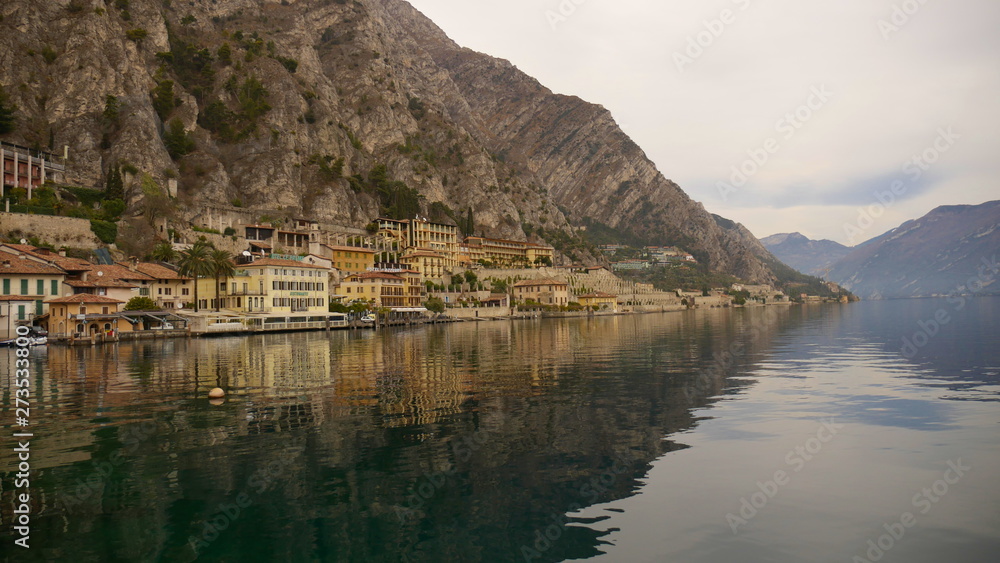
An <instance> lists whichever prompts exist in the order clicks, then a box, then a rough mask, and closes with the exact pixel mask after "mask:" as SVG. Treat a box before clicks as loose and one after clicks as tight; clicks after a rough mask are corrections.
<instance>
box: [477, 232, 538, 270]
mask: <svg viewBox="0 0 1000 563" xmlns="http://www.w3.org/2000/svg"><path fill="white" fill-rule="evenodd" d="M462 249H463V254H464V255H465V256H467V257H468V260H469V262H470V263H476V262H479V261H481V260H482V261H485V262H491V263H492V264H494V265H495V266H500V267H507V268H510V267H522V268H530V267H533V266H534V267H538V266H551V265H552V257H553V254H554V252H555V249H554V248H552V247H551V246H546V245H543V244H538V243H535V242H524V241H516V240H504V239H493V238H486V237H466V239H465V242H464V244H463V246H462Z"/></svg>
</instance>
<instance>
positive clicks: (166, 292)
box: [163, 287, 174, 295]
mask: <svg viewBox="0 0 1000 563" xmlns="http://www.w3.org/2000/svg"><path fill="white" fill-rule="evenodd" d="M173 293H174V290H173V289H171V288H169V287H168V288H165V289H164V290H163V294H164V295H173Z"/></svg>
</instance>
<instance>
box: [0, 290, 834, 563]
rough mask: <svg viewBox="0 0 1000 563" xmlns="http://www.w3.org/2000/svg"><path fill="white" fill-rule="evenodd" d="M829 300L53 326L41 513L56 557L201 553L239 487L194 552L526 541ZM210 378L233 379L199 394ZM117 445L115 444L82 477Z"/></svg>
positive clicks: (497, 547)
mask: <svg viewBox="0 0 1000 563" xmlns="http://www.w3.org/2000/svg"><path fill="white" fill-rule="evenodd" d="M821 314H822V312H821V311H820V310H819V309H817V308H813V309H798V308H797V309H791V310H788V309H783V308H766V309H759V310H747V311H706V312H699V313H692V314H673V315H650V316H630V317H614V318H597V319H579V320H569V321H539V322H517V323H501V322H497V323H469V324H465V325H457V326H449V327H429V328H426V329H420V330H400V331H385V332H381V333H378V334H375V333H370V332H365V333H360V334H357V333H355V334H349V333H332V334H295V335H283V334H275V335H267V336H261V337H253V338H241V339H219V340H193V341H171V342H144V343H136V344H121V345H119V346H118V348H117V349H114V348H107V349H104V350H102V349H91V348H86V349H79V348H73V349H70V348H57V347H53V348H52V349H51V350H50V351H49V353H48V357H47V359H46V360H45V365H44V366H41V365H40V366H38V367H40V368H42V367H44V371H45V373H46V375H45V376H43V379H42V381H41V384H40V385H39V389H40V390H42V391H40V392H41V393H42V397H41V398H40V399H39V401H44V402H45V403H46V408H45V409H43V410H42V411H41V412H42V413H43V414H42V415H40V416H39V420H40V425H41V427H40V428H38V429H37V434H38V435H39V436H42V437H43V438H40V439H38V440H37V443H36V444H35V447H36V449H35V450H34V451H35V452H37V453H36V454H33V455H36V456H37V462H36V463H37V465H36V467H39V468H46V469H45V471H44V474H43V475H42V476H41V477H40V479H39V483H38V484H37V486H38V490H39V491H45V494H44V495H42V498H41V500H40V501H39V502H40V503H41V505H40V506H39V507H37V510H39V511H40V510H42V509H45V510H46V511H47V512H46V514H45V515H44V516H43V517H41V518H39V519H38V521H37V522H36V525H37V529H38V530H39V533H40V534H41V535H43V536H44V537H46V538H47V540H46V541H47V544H51V548H48V551H46V556H48V557H57V556H61V555H69V554H71V553H72V554H73V556H74V557H75V558H77V559H80V560H85V559H87V558H88V557H89V556H93V558H95V559H98V558H101V557H102V554H106V553H107V552H106V550H107V549H110V550H111V551H112V552H113V553H114V555H115V556H116V557H119V558H123V559H129V560H138V559H142V560H146V559H160V558H163V559H169V560H191V559H193V557H194V552H193V551H192V550H191V547H190V546H189V545H188V539H189V537H190V536H192V535H200V534H202V532H203V531H204V525H203V522H204V521H205V520H206V519H212V518H213V517H214V516H216V515H217V513H218V512H219V510H220V508H219V506H220V503H221V504H222V505H227V504H231V503H233V502H235V499H236V498H237V496H238V495H240V494H241V493H247V494H248V495H249V496H250V498H251V501H252V504H251V505H250V506H248V507H246V508H243V509H241V515H240V516H239V517H237V518H236V519H235V520H234V521H232V522H231V523H228V524H227V529H226V530H224V531H223V532H222V533H220V534H219V537H218V539H217V540H215V541H213V542H211V543H210V544H209V545H208V546H207V547H203V548H201V549H202V551H201V553H202V554H204V555H205V556H206V557H209V558H211V559H215V560H259V559H260V558H262V557H266V558H267V559H269V560H273V559H279V560H309V559H315V558H318V559H321V560H324V561H340V560H343V561H347V560H351V561H358V560H366V561H382V560H384V561H399V560H401V558H402V554H404V553H405V554H406V557H407V558H408V560H409V561H457V560H463V561H472V560H491V561H507V560H523V554H522V546H523V545H525V546H529V547H530V548H531V549H535V547H541V546H535V542H536V539H537V538H538V536H537V534H536V532H538V531H539V530H542V531H544V530H545V529H546V528H547V527H549V526H551V525H552V524H553V523H554V522H556V521H559V522H561V521H562V520H563V518H564V515H565V514H566V513H567V512H569V511H571V510H573V509H574V508H576V507H584V506H588V505H591V504H594V503H596V502H604V501H607V500H611V499H613V498H620V497H622V496H626V495H629V494H631V492H632V491H634V490H635V489H636V488H637V487H638V486H639V484H638V482H637V479H638V478H640V477H641V476H642V475H643V474H644V473H645V471H646V469H647V467H648V464H649V463H650V462H651V461H652V460H654V459H656V458H657V457H659V456H661V455H663V454H664V453H665V452H668V451H672V450H675V449H678V448H683V447H684V446H683V445H680V444H676V443H674V442H671V441H669V440H665V439H664V438H665V437H669V436H671V435H673V434H676V433H677V432H679V431H683V430H685V429H689V428H691V427H692V426H694V425H695V424H696V423H697V420H698V419H697V418H696V414H695V413H693V412H692V411H694V410H697V409H703V408H705V407H707V406H709V405H710V404H711V403H712V402H713V401H714V398H715V397H717V396H719V395H721V394H723V393H733V392H739V385H741V384H740V383H739V382H738V380H734V379H731V378H732V376H739V375H740V374H741V373H744V372H745V371H746V370H747V366H748V365H750V364H752V363H754V362H758V361H761V360H764V359H766V357H767V355H768V349H769V346H770V342H771V340H772V339H773V338H774V337H775V336H776V335H777V334H779V333H781V332H784V331H788V330H791V329H793V328H794V327H795V326H796V325H798V324H799V323H800V322H801V321H802V320H804V319H806V318H809V317H815V316H817V315H821ZM115 350H117V351H116V352H115ZM108 354H112V355H110V356H109V355H108ZM727 354H731V355H728V356H727ZM39 373H41V370H39ZM727 378H730V379H728V380H727ZM216 385H219V386H222V387H225V388H227V389H229V390H230V396H229V400H228V402H227V403H226V404H225V405H223V406H221V407H210V406H209V405H208V404H207V400H206V399H205V398H204V395H205V392H206V391H207V389H209V388H211V387H214V386H216ZM144 420H146V421H147V422H146V424H145V426H143V425H142V421H144ZM149 420H151V421H153V422H149ZM137 436H138V438H137ZM116 453H118V454H119V456H120V457H114V458H113V457H112V456H114V455H115V454H116ZM109 459H123V460H124V461H122V463H121V464H120V465H116V466H115V467H114V470H113V471H112V472H111V474H110V475H109V476H106V477H99V478H98V479H96V481H95V482H96V484H95V485H94V486H87V487H83V488H81V487H80V486H79V484H78V483H81V482H82V483H86V481H87V478H88V477H89V476H91V475H93V474H94V471H95V469H94V465H93V464H94V462H97V463H98V466H99V465H100V464H101V462H103V461H107V460H109ZM269 467H272V468H275V469H274V472H275V473H276V474H275V476H274V477H273V478H269V479H263V480H262V479H261V472H262V471H264V472H265V476H266V475H267V473H266V471H267V468H269ZM4 469H8V468H4ZM78 479H79V480H80V481H78ZM78 491H82V492H84V493H87V494H86V495H81V494H78ZM81 497H85V498H81ZM5 506H9V503H7V504H6V505H5ZM67 512H68V513H69V514H70V515H71V516H70V517H66V514H67ZM559 529H560V530H561V531H560V532H559V538H558V541H553V542H550V543H551V546H550V547H548V548H547V549H545V550H540V551H538V553H539V555H540V556H541V558H540V559H538V560H557V559H563V558H567V557H583V556H587V555H591V554H595V553H597V550H598V548H599V545H600V541H601V540H600V537H599V535H600V534H599V533H598V532H596V531H594V530H592V529H591V528H589V527H587V526H585V525H584V526H570V527H565V528H559ZM92 540H93V541H92ZM532 546H535V547H532ZM542 546H544V543H543V545H542Z"/></svg>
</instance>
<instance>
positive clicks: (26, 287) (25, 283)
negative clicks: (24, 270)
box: [21, 280, 28, 295]
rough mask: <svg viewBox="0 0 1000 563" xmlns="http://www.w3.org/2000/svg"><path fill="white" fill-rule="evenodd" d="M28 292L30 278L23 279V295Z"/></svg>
mask: <svg viewBox="0 0 1000 563" xmlns="http://www.w3.org/2000/svg"><path fill="white" fill-rule="evenodd" d="M27 294H28V280H21V295H27Z"/></svg>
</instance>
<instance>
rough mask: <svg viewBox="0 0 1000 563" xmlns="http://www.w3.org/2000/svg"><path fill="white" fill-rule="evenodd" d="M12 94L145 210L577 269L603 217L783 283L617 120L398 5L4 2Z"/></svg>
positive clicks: (3, 61) (758, 250) (764, 256)
mask: <svg viewBox="0 0 1000 563" xmlns="http://www.w3.org/2000/svg"><path fill="white" fill-rule="evenodd" d="M0 85H2V86H3V88H4V91H5V92H6V95H7V98H8V100H9V102H10V103H11V104H13V105H16V106H17V108H18V110H17V112H15V127H14V130H13V132H11V133H9V134H6V135H4V136H3V139H4V140H8V141H12V142H16V143H20V144H25V145H28V146H34V147H39V148H43V149H47V150H53V152H57V153H61V152H62V148H63V147H64V146H65V147H68V151H69V161H68V162H67V165H68V168H69V173H68V174H69V178H68V181H70V182H74V183H78V184H83V185H103V183H104V182H105V178H106V176H107V175H108V174H109V171H110V170H111V169H112V167H121V168H122V169H123V170H124V171H125V183H126V191H127V194H128V199H129V204H130V206H131V209H132V210H133V211H135V214H136V215H137V216H138V215H140V213H141V212H145V213H143V216H145V217H147V218H149V217H167V218H169V219H170V220H171V221H175V222H177V223H178V224H183V223H185V222H190V221H192V220H195V221H197V218H198V217H200V214H201V213H202V212H203V210H204V209H206V208H212V209H226V208H231V209H239V210H241V211H243V212H246V213H247V214H253V215H256V216H258V217H261V218H265V217H268V218H274V217H306V218H310V219H315V220H318V221H321V222H326V223H330V224H336V225H346V226H353V227H363V226H364V225H366V224H367V223H368V222H369V221H371V219H373V218H374V217H376V216H377V215H380V214H387V215H394V216H399V217H404V216H412V215H414V214H415V213H418V212H419V213H421V214H424V215H430V216H431V217H432V218H437V219H439V220H456V222H458V223H459V224H462V223H461V220H465V221H466V223H465V224H468V218H469V217H470V216H472V217H474V221H473V223H474V231H475V232H476V233H482V234H485V235H488V236H500V237H509V238H517V239H523V238H524V237H525V236H533V237H539V238H542V239H544V240H546V241H548V242H549V243H551V244H553V245H554V246H555V247H556V248H557V250H559V251H560V252H561V253H562V254H563V255H565V256H567V257H569V259H571V260H593V259H596V257H597V254H598V253H596V251H594V250H593V247H592V245H588V244H587V243H586V242H585V240H584V238H583V237H582V236H581V235H580V233H581V230H582V229H583V228H585V227H586V226H588V225H597V224H599V225H601V226H602V227H607V228H611V229H614V230H618V231H621V232H624V233H629V234H631V235H633V236H638V237H641V238H643V239H644V240H649V241H650V242H651V243H658V244H678V245H682V246H684V247H685V248H687V249H689V250H690V251H692V252H693V253H694V254H695V256H696V257H698V258H699V259H700V260H701V261H703V262H706V263H708V264H709V265H710V266H711V267H712V268H714V269H716V270H720V271H724V272H727V273H731V274H735V275H737V276H740V277H742V278H743V279H746V280H748V281H757V282H771V281H774V277H775V276H774V273H773V272H774V268H773V267H772V266H771V265H769V264H771V263H772V261H773V257H772V256H770V254H769V253H768V252H767V250H766V249H765V248H764V247H763V246H762V245H761V244H760V243H759V241H757V239H756V238H754V237H753V236H752V235H751V234H750V233H749V232H748V231H747V230H746V229H745V228H743V227H742V226H741V225H739V224H736V223H733V222H732V221H729V220H726V219H723V218H721V217H717V216H713V215H711V214H710V213H708V212H707V211H706V210H705V209H704V208H703V206H702V205H701V204H699V203H697V202H695V201H692V200H691V199H690V198H689V197H688V196H687V195H686V194H685V193H684V192H683V191H682V190H681V188H680V187H679V186H677V185H676V184H675V183H673V182H671V181H670V180H668V179H666V178H665V177H664V176H663V175H662V174H661V173H660V172H659V171H658V170H657V169H656V167H655V166H654V165H653V163H652V162H651V161H650V160H649V159H648V158H647V157H646V155H645V154H644V153H643V151H642V150H641V149H640V148H639V147H638V146H637V145H636V144H635V143H634V142H632V141H631V140H630V139H629V138H628V137H627V136H626V135H625V134H624V133H623V132H622V131H621V130H620V129H619V128H618V126H617V124H616V123H615V121H614V119H613V117H612V116H611V115H610V113H609V112H608V111H607V110H605V109H604V108H602V107H600V106H597V105H594V104H590V103H587V102H584V101H583V100H580V99H579V98H575V97H571V96H562V95H556V94H554V93H552V92H551V91H549V90H548V89H546V88H545V87H544V86H542V85H541V84H539V83H538V82H537V81H536V80H534V79H533V78H531V77H529V76H527V75H525V74H524V73H522V72H521V71H519V70H518V69H517V68H515V67H514V66H513V65H511V64H510V63H509V62H507V61H503V60H499V59H496V58H492V57H489V56H487V55H484V54H481V53H477V52H474V51H471V50H469V49H464V48H462V47H460V46H459V45H457V44H455V43H454V42H453V41H451V40H450V39H449V38H448V37H447V36H446V35H445V34H444V33H443V32H442V31H441V30H440V29H439V28H438V27H436V26H435V25H434V24H433V23H432V22H431V21H430V20H428V19H427V18H426V17H424V16H423V15H422V14H420V13H419V12H418V11H416V10H415V9H414V8H413V7H412V6H410V5H409V4H408V3H406V2H404V1H402V0H281V1H278V0H213V1H212V2H182V1H178V0H173V1H171V0H52V1H47V2H36V1H34V0H7V1H5V2H3V3H2V5H0ZM174 188H175V189H174ZM168 192H169V193H170V194H171V195H173V194H176V198H175V199H171V200H167V199H166V198H164V197H162V196H163V195H164V194H165V193H168ZM158 196H159V197H158ZM165 201H166V203H165ZM135 232H138V231H135Z"/></svg>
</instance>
